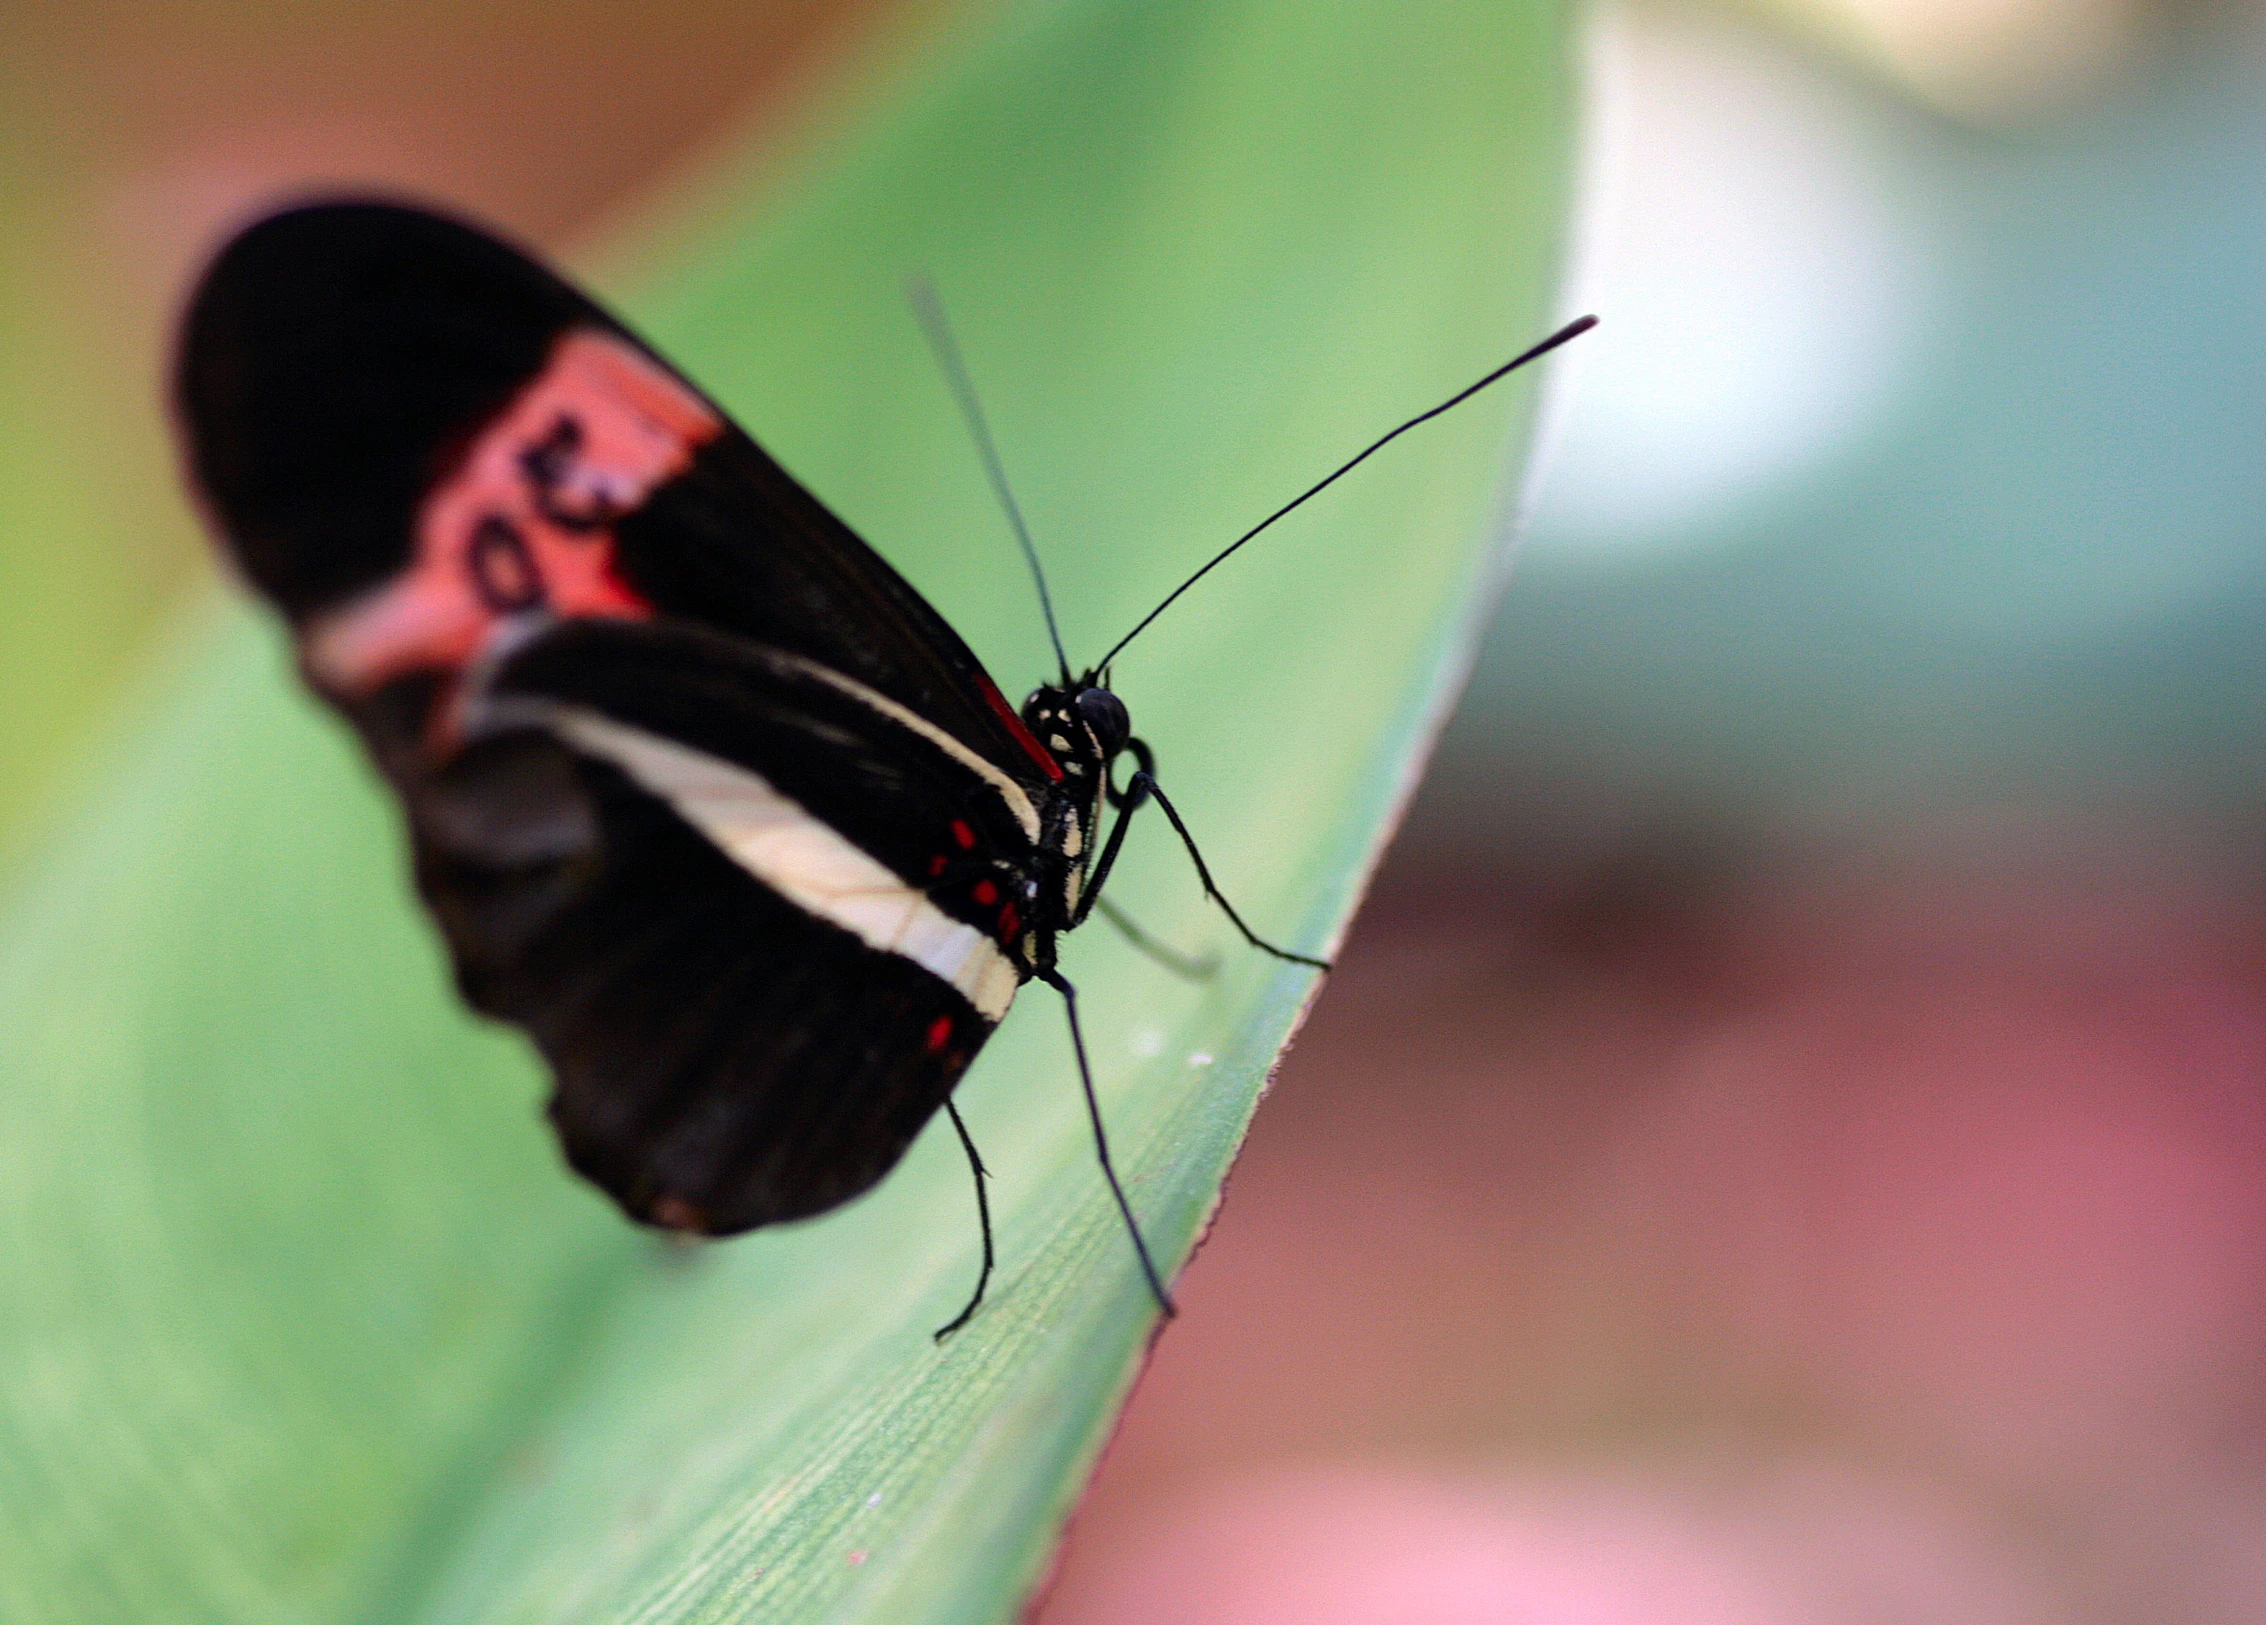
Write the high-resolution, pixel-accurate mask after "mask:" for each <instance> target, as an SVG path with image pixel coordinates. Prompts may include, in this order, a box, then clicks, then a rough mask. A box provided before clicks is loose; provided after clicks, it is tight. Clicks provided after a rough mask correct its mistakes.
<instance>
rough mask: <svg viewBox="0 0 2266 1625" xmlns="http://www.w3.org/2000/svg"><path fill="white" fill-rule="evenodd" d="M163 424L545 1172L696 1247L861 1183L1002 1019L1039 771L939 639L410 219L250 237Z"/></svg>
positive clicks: (496, 257) (448, 227) (661, 374)
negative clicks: (439, 944) (327, 734)
mask: <svg viewBox="0 0 2266 1625" xmlns="http://www.w3.org/2000/svg"><path fill="white" fill-rule="evenodd" d="M177 392H178V404H179V408H180V414H181V417H182V420H183V424H184V427H185V430H186V433H187V439H188V448H189V463H190V466H191V469H192V471H193V473H194V475H195V477H196V480H197V482H198V484H199V486H200V488H201V489H202V492H203V494H204V496H205V498H206V500H207V502H208V504H209V506H210V507H211V509H212V511H213V514H214V516H215V518H216V520H217V521H218V524H219V526H220V528H221V530H222V532H223V533H224V535H225V536H226V537H227V539H228V541H229V544H230V546H231V549H232V551H233V552H234V554H235V557H236V559H237V561H238V562H239V563H240V565H241V566H242V568H243V570H244V572H245V574H246V575H247V576H248V577H250V579H251V580H252V581H253V583H254V584H255V585H257V586H258V587H259V588H260V589H261V590H262V591H263V592H264V593H265V594H266V595H267V596H268V597H269V598H270V599H271V600H273V601H274V602H275V603H276V605H277V606H278V607H279V608H280V609H281V610H282V611H283V612H284V613H285V615H286V616H287V617H288V618H289V619H290V621H291V622H292V625H293V629H294V632H295V634H296V636H297V639H298V643H299V649H300V657H301V663H302V666H303V668H304V669H305V671H306V673H307V675H308V677H309V679H310V680H311V682H312V683H313V684H314V686H315V687H316V688H317V689H318V691H320V692H321V693H322V694H324V696H325V697H326V698H328V699H329V700H330V701H331V702H332V703H333V704H335V705H336V706H337V707H338V708H339V709H340V710H341V711H343V712H344V713H345V715H346V716H347V717H348V718H349V719H350V720H351V721H353V723H354V724H355V725H356V727H357V728H358V729H359V731H360V732H361V733H362V735H363V737H364V740H365V742H366V743H367V744H368V745H369V747H370V749H371V752H372V754H373V756H374V757H375V758H376V759H377V761H378V763H379V765H380V767H381V768H382V769H383V771H384V772H385V773H386V775H387V777H388V778H389V780H390V781H391V782H392V784H393V785H394V787H395V789H396V790H397V791H398V792H399V794H400V795H401V797H402V800H403V802H404V804H405V806H406V808H407V810H408V813H409V820H410V826H411V830H412V835H413V841H414V845H415V849H416V859H417V872H418V881H419V886H420V889H421V890H422V892H423V894H424V896H425V899H426V901H427V903H428V905H429V906H430V907H431V909H432V911H433V913H434V915H435V917H436V919H437V920H438V921H439V923H440V926H441V928H442V931H443V934H444V935H445V937H446V938H447V941H448V944H449V947H450V950H451V953H452V955H453V956H454V959H455V962H456V968H457V973H458V979H459V983H460V985H461V986H462V988H463V990H464V993H465V996H466V998H467V999H468V1001H469V1002H470V1003H472V1004H473V1005H474V1006H475V1007H476V1008H478V1009H480V1010H482V1011H484V1012H486V1013H488V1014H491V1015H494V1016H497V1017H500V1018H501V1019H504V1020H507V1021H510V1022H513V1023H515V1024H517V1025H518V1026H520V1027H522V1028H523V1029H525V1030H526V1031H527V1032H528V1034H529V1035H530V1036H531V1037H532V1038H533V1039H534V1041H535V1042H536V1044H537V1045H538V1047H539V1048H540V1049H541V1050H542V1051H543V1053H544V1055H545V1056H546V1058H547V1059H548V1060H549V1061H550V1063H551V1065H552V1068H553V1071H554V1074H555V1077H556V1084H557V1088H556V1093H555V1095H554V1099H553V1103H552V1115H553V1117H554V1120H555V1121H556V1123H557V1125H558V1128H559V1132H560V1135H561V1138H562V1140H563V1141H564V1143H565V1145H566V1149H567V1154H568V1157H569V1159H570V1160H571V1161H572V1162H573V1163H574V1165H575V1166H576V1167H577V1168H578V1169H580V1170H581V1171H582V1172H583V1173H585V1174H586V1175H588V1176H589V1177H590V1178H591V1179H593V1180H594V1181H595V1182H596V1183H598V1184H599V1185H601V1186H602V1187H604V1188H605V1189H606V1190H607V1191H609V1192H610V1193H611V1194H612V1195H614V1196H615V1198H616V1199H617V1200H619V1201H620V1202H621V1203H622V1204H623V1206H624V1207H625V1208H626V1209H627V1210H628V1211H629V1212H630V1213H632V1214H633V1215H634V1216H636V1217H639V1218H641V1219H645V1220H648V1221H651V1222H655V1223H660V1224H666V1225H671V1226H674V1227H677V1228H685V1229H694V1230H700V1231H704V1232H708V1233H716V1234H723V1233H730V1232H733V1231H738V1230H743V1229H747V1228H750V1227H752V1226H755V1225H759V1224H765V1223H770V1222H774V1221H776V1220H781V1219H789V1218H796V1217H801V1216H804V1215H807V1214H812V1213H817V1212H821V1211H824V1210H825V1209H826V1208H828V1207H831V1206H833V1205H834V1204H836V1203H838V1202H840V1201H843V1200H845V1199H847V1198H848V1197H850V1196H852V1195H854V1194H856V1193H857V1192H859V1191H861V1190H864V1189H865V1188H866V1187H867V1186H869V1185H871V1184H872V1183H873V1182H874V1181H875V1180H876V1179H878V1178H879V1177H880V1176H881V1175H882V1174H883V1173H884V1172H886V1171H887V1169H888V1168H889V1167H890V1166H891V1165H892V1164H893V1163H894V1162H895V1161H896V1160H897V1158H898V1157H899V1156H900V1155H901V1154H902V1152H903V1150H904V1147H905V1146H906V1145H907V1144H908V1143H909V1142H910V1140H911V1138H912V1136H913V1135H914V1134H915V1133H916V1132H917V1131H918V1129H919V1128H920V1126H921V1124H922V1123H924V1122H925V1121H926V1120H927V1118H928V1117H929V1116H930V1115H931V1114H932V1113H933V1112H934V1110H935V1109H936V1107H937V1105H938V1104H939V1103H940V1102H941V1101H942V1100H943V1099H944V1098H945V1096H946V1095H947V1094H948V1093H949V1092H950V1090H951V1088H952V1086H953V1084H954V1083H955V1082H956V1081H957V1079H958V1078H959V1076H960V1074H961V1072H962V1071H963V1070H964V1069H965V1068H966V1066H967V1064H968V1062H969V1060H970V1059H971V1058H972V1057H973V1055H974V1053H975V1051H976V1050H977V1048H978V1047H980V1045H981V1044H982V1042H983V1041H984V1039H985V1037H987V1036H988V1035H989V1033H990V1031H991V1030H992V1027H993V1026H994V1025H995V1024H996V1023H997V1021H998V1019H999V1017H1000V1016H1001V1015H1002V1014H1003V1013H1004V1011H1005V1009H1006V1007H1007V1002H1008V1000H1009V999H1010V998H1011V997H1012V996H1013V992H1014V989H1015V987H1016V985H1017V984H1018V981H1019V976H1020V972H1019V971H1018V970H1017V969H1016V968H1015V966H1014V965H1013V964H1012V963H1011V962H1010V960H1009V959H1008V958H1007V956H1006V952H1005V948H1006V946H1007V945H1012V944H1014V943H1015V942H1016V941H1017V940H1018V936H1019V933H1020V930H1021V926H1022V921H1021V919H1020V918H1019V917H1018V915H1017V909H1018V908H1019V907H1020V906H1022V905H1023V904H1024V903H1025V902H1027V899H1028V872H1029V867H1030V859H1031V854H1032V851H1033V847H1034V843H1035V842H1036V840H1037V836H1038V821H1037V816H1036V814H1035V813H1034V811H1033V798H1034V797H1035V796H1042V795H1043V794H1044V792H1045V787H1046V786H1047V785H1048V784H1049V783H1050V782H1051V781H1052V780H1054V779H1055V778H1058V777H1059V775H1060V771H1061V770H1060V769H1059V767H1057V766H1056V765H1055V763H1054V762H1053V760H1052V758H1051V757H1050V756H1049V755H1048V754H1047V752H1046V751H1045V750H1043V749H1042V748H1040V747H1039V745H1038V744H1037V743H1036V742H1035V741H1034V740H1032V739H1031V737H1030V735H1029V733H1028V732H1027V730H1025V729H1024V728H1023V727H1022V724H1021V723H1020V722H1019V721H1018V720H1017V719H1016V718H1015V716H1014V715H1013V713H1012V711H1011V710H1010V709H1009V708H1008V707H1007V706H1006V704H1005V703H1004V701H1002V700H1001V699H1000V697H999V694H998V690H997V689H996V688H995V687H994V686H993V685H992V683H991V682H990V680H989V678H988V677H986V676H985V675H984V673H983V670H982V668H981V667H980V666H979V665H978V664H977V662H976V660H975V657H974V655H973V654H972V653H970V651H969V650H968V649H967V647H966V645H965V644H964V643H963V642H962V641H961V640H960V639H959V638H958V637H957V635H955V634H954V633H953V632H952V630H951V629H950V628H949V627H948V626H946V625H945V624H944V622H943V621H942V619H941V618H940V617H938V616H937V615H936V613H935V611H934V610H932V609H931V608H930V607H929V606H928V605H927V604H926V603H925V602H924V601H923V600H922V599H921V598H920V596H919V595H918V594H917V593H915V592H914V591H913V590H912V589H911V587H909V586H908V585H907V584H906V583H905V582H904V581H903V580H902V578H900V577H899V576H898V575H897V574H896V573H895V572H894V571H893V570H891V569H890V568H889V566H888V565H887V564H886V563H884V562H883V561H882V560H881V559H880V558H879V557H878V556H877V555H875V554H874V553H873V552H872V551H871V550H870V549H868V548H867V547H866V546H865V545H864V544H863V543H862V542H860V541H859V540H858V539H857V538H856V537H855V536H854V535H853V534H852V533H851V532H850V531H849V530H848V529H847V528H846V527H844V526H843V525H842V524H841V523H840V522H839V521H837V520H836V519H834V518H833V516H832V515H830V514H829V513H827V512H826V510H825V509H824V508H823V507H822V506H821V505H820V504H819V503H818V502H817V501H816V500H815V499H813V498H812V497H811V496H809V494H808V493H806V492H804V491H803V490H802V489H801V488H800V487H799V486H798V485H796V484H795V482H794V481H793V480H792V479H791V478H790V477H789V476H788V475H787V474H786V473H785V472H784V471H783V470H781V469H780V468H779V467H778V465H777V464H776V463H774V462H772V461H771V460H770V459H769V458H768V457H767V456H765V455H764V453H763V452H762V451H761V450H760V449H759V448H758V447H757V446H756V445H755V443H754V442H753V441H751V440H749V439H748V438H747V437H746V436H745V435H744V434H742V433H740V431H738V430H737V429H736V428H734V427H733V426H732V425H731V424H730V423H729V421H728V420H726V419H725V418H724V417H723V415H722V413H721V412H719V411H718V410H717V409H716V408H715V407H714V406H713V404H712V403H710V402H708V401H707V400H706V399H705V398H704V397H702V396H701V395H700V394H699V393H698V392H697V391H696V390H694V389H693V388H692V387H691V386H690V385H689V384H687V383H685V382H684V380H683V379H682V378H681V377H679V376H678V375H677V374H675V373H674V372H673V371H671V370H670V369H668V368H667V366H666V365H665V364H663V363H661V362H660V361H659V360H658V359H657V358H655V357H654V356H653V355H652V354H651V352H650V351H648V350H646V349H644V348H643V346H641V345H639V344H638V343H637V342H636V341H635V340H634V339H632V338H631V337H630V336H629V335H628V334H627V333H626V332H624V330H623V329H622V328H621V327H620V326H619V324H617V323H615V322H614V321H613V320H612V319H611V318H610V317H608V316H607V315H605V313H604V312H602V311H600V310H599V309H598V308H597V307H596V306H594V305H592V304H591V303H590V302H589V301H588V300H586V299H584V298H583V297H582V296H581V295H580V294H578V293H576V292H575V291H574V290H572V289H571V288H568V287H567V286H566V285H565V284H564V283H562V282H560V281H559V280H558V279H557V278H555V277H553V276H552V275H551V274H550V273H549V272H547V271H545V270H543V269H542V268H541V267H539V266H537V265H535V264H534V263H533V262H532V261H530V260H528V259H527V258H526V257H525V256H523V255H521V254H519V253H518V252H517V251H516V250H513V249H511V248H509V247H507V246H505V245H503V244H501V243H498V242H497V241H495V240H494V239H492V238H489V237H487V236H485V235H484V234H482V233H480V232H477V231H474V230H472V229H471V228H469V227H466V226H462V225H459V224H457V223H455V222H453V221H448V220H444V219H441V218H439V217H437V216H433V215H429V214H425V213H422V212H419V211H416V210H411V209H403V208H397V207H393V206H390V205H382V204H360V203H357V204H329V205H320V206H316V207H312V208H308V209H303V210H297V211H293V212H291V213H287V214H284V215H280V216H277V217H275V218H273V219H270V220H268V221H265V222H262V223H261V224H259V225H256V226H254V227H252V228H251V229H250V230H249V231H247V232H246V233H245V234H244V235H242V236H241V237H239V238H238V239H237V240H236V241H235V242H234V243H232V244H231V245H230V246H229V247H228V248H227V249H225V250H224V251H223V252H222V254H221V255H220V256H219V258H218V259H217V260H216V261H215V263H214V266H213V269H212V270H211V271H210V272H209V273H208V274H207V277H206V279H205V281H204V282H203V283H202V284H201V286H200V288H199V290H198V292H197V294H196V296H195V298H194V299H193V300H192V303H191V306H190V309H189V313H188V316H187V318H186V321H185V326H184V339H183V347H182V353H181V357H180V362H179V368H178V375H177Z"/></svg>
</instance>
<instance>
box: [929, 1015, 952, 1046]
mask: <svg viewBox="0 0 2266 1625" xmlns="http://www.w3.org/2000/svg"><path fill="white" fill-rule="evenodd" d="M951 1042H952V1018H951V1017H950V1016H938V1017H937V1018H936V1019H935V1020H934V1021H932V1022H930V1023H929V1024H928V1052H929V1053H930V1054H931V1055H941V1054H943V1053H944V1046H945V1045H947V1044H949V1043H951Z"/></svg>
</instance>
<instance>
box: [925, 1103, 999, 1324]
mask: <svg viewBox="0 0 2266 1625" xmlns="http://www.w3.org/2000/svg"><path fill="white" fill-rule="evenodd" d="M944 1109H945V1111H947V1112H948V1113H950V1114H951V1117H952V1128H953V1131H954V1132H955V1133H957V1134H958V1135H959V1136H960V1149H961V1150H963V1151H965V1152H967V1153H968V1168H969V1171H970V1172H971V1173H973V1174H974V1175H975V1176H976V1222H977V1223H978V1224H979V1225H981V1226H982V1227H983V1233H984V1266H983V1270H982V1272H981V1273H980V1274H978V1275H977V1276H976V1295H975V1296H974V1297H972V1298H970V1299H969V1300H968V1306H967V1307H966V1308H965V1309H963V1310H961V1311H960V1312H959V1313H958V1314H957V1315H954V1316H953V1317H952V1323H951V1324H950V1325H948V1326H939V1327H937V1329H936V1340H937V1341H938V1342H939V1343H941V1342H943V1341H944V1340H945V1339H946V1338H947V1337H950V1336H951V1335H952V1334H953V1333H954V1332H956V1331H958V1330H959V1329H960V1328H961V1327H963V1326H965V1325H967V1323H968V1317H969V1316H971V1315H973V1314H974V1313H975V1312H976V1306H977V1305H978V1304H980V1303H982V1302H983V1301H984V1288H985V1287H987V1286H989V1285H990V1284H991V1258H992V1252H991V1198H990V1197H988V1196H986V1195H985V1194H984V1181H985V1180H987V1179H989V1178H990V1177H991V1170H990V1169H989V1168H986V1167H985V1166H984V1159H983V1158H982V1157H981V1156H979V1155H978V1154H977V1152H976V1142H975V1140H974V1139H973V1138H972V1137H971V1136H970V1135H969V1133H968V1125H967V1124H966V1123H963V1122H962V1121H961V1120H960V1108H959V1107H958V1106H955V1105H954V1104H953V1103H952V1102H951V1101H950V1100H949V1099H947V1100H946V1101H945V1102H944Z"/></svg>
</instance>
